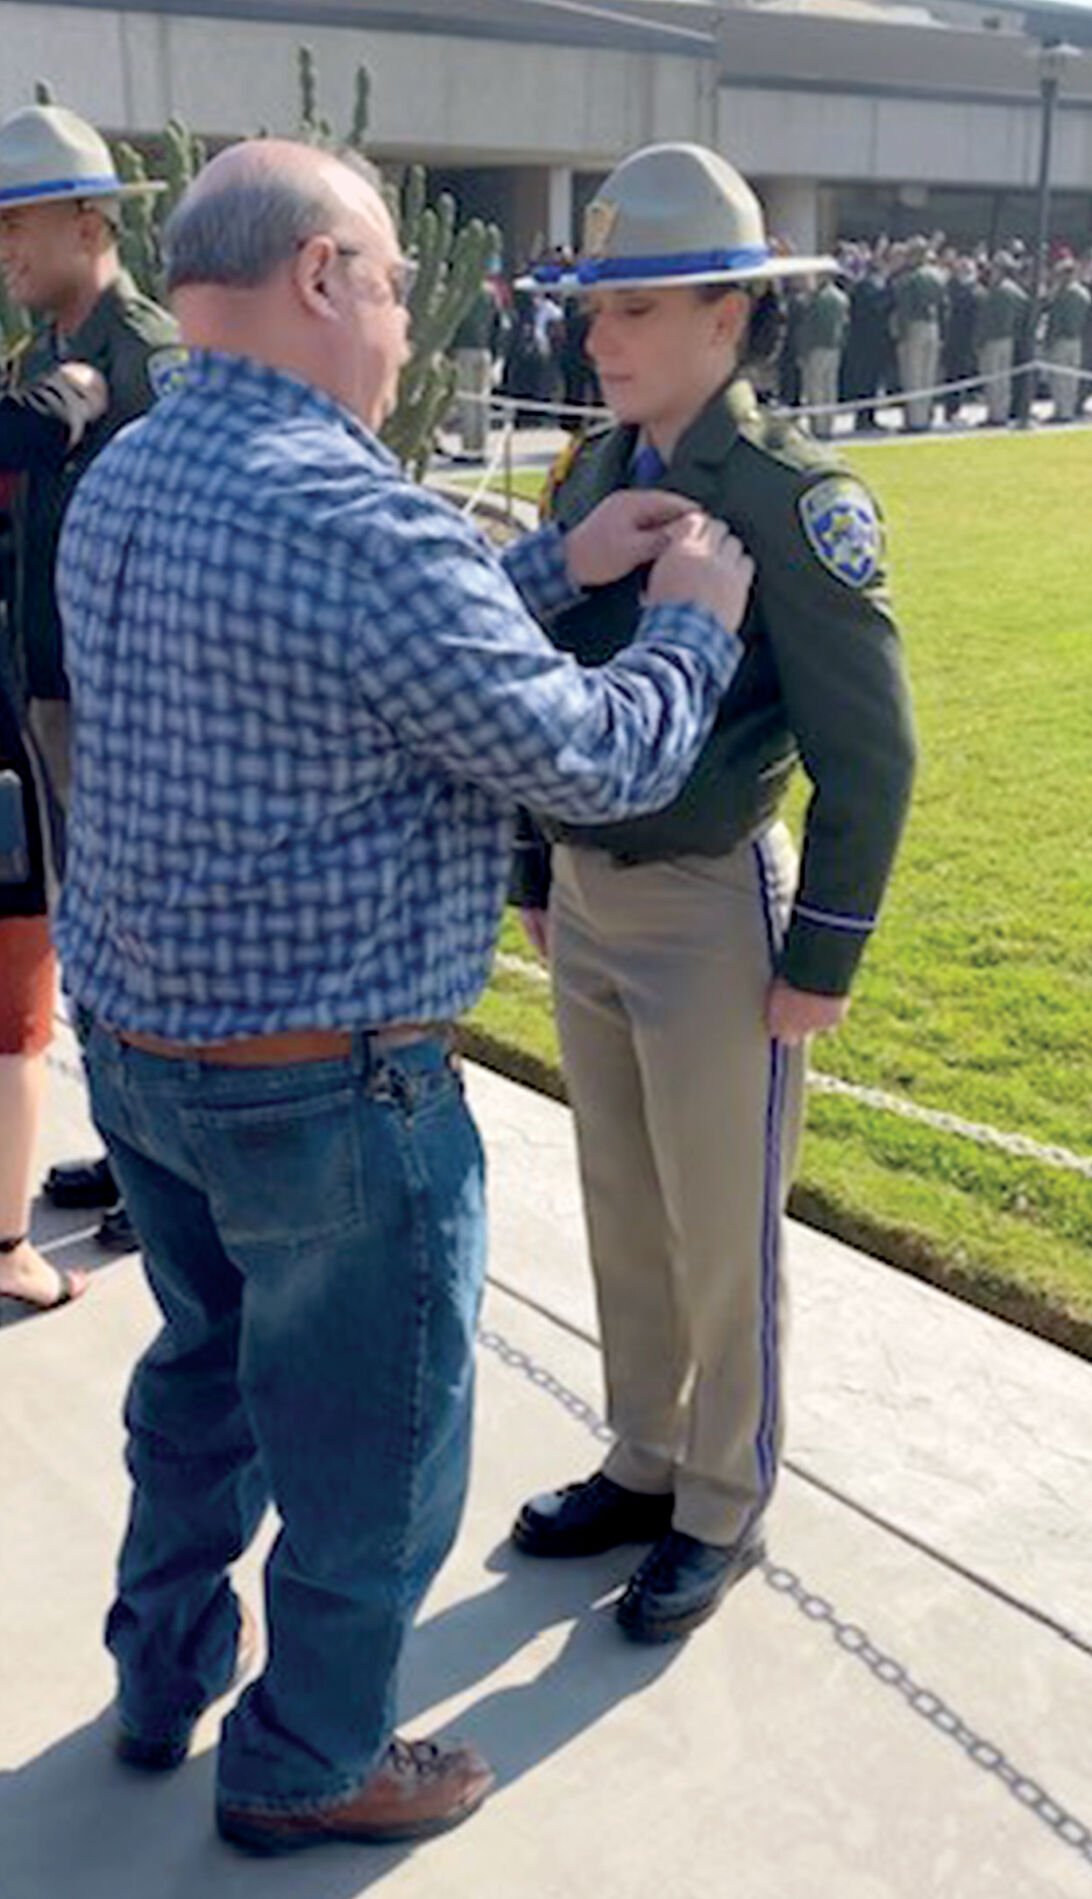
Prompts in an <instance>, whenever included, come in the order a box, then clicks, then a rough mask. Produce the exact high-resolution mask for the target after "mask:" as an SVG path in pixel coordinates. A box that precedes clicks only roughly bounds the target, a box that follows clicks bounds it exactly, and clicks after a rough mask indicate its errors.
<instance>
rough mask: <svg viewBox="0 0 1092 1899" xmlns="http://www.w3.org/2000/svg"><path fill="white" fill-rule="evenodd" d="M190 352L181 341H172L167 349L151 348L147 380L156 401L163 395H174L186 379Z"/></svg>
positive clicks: (159, 400) (160, 399)
mask: <svg viewBox="0 0 1092 1899" xmlns="http://www.w3.org/2000/svg"><path fill="white" fill-rule="evenodd" d="M189 360H190V353H189V350H188V349H185V348H184V347H183V346H182V344H181V343H172V344H171V345H170V346H169V347H168V348H167V349H156V350H153V351H152V353H151V355H150V356H149V358H148V381H149V383H150V385H151V390H152V394H153V396H154V397H155V399H156V401H157V402H161V401H162V399H163V397H164V396H173V395H176V394H177V392H178V390H179V389H181V387H182V385H183V383H184V382H185V380H186V369H187V366H188V364H189Z"/></svg>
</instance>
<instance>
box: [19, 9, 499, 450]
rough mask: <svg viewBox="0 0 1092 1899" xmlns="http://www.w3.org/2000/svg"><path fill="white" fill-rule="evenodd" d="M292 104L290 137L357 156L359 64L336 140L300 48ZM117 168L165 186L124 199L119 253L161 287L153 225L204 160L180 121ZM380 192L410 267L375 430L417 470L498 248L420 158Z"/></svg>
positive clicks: (124, 154) (307, 55) (43, 89)
mask: <svg viewBox="0 0 1092 1899" xmlns="http://www.w3.org/2000/svg"><path fill="white" fill-rule="evenodd" d="M297 72H298V78H299V91H300V108H299V125H298V128H297V132H296V136H297V138H298V139H300V140H301V141H302V142H303V143H305V144H309V145H318V146H322V147H323V148H325V149H328V150H329V149H345V148H346V147H347V148H348V149H349V150H351V151H355V152H359V153H361V154H365V152H366V138H367V131H368V120H369V112H370V106H371V78H370V75H369V73H368V69H367V67H366V66H358V68H357V71H356V80H355V85H354V92H353V110H352V121H351V124H350V127H349V131H348V134H347V136H346V137H345V138H344V139H337V138H336V137H335V134H334V131H333V128H332V127H331V124H330V121H329V120H328V119H327V118H325V117H324V116H323V115H322V113H321V112H320V110H319V88H318V73H317V68H316V65H315V58H314V54H313V53H312V51H311V49H310V48H309V47H307V46H301V47H300V48H299V50H298V53H297ZM35 96H36V98H37V99H38V101H39V103H43V104H52V103H53V92H52V88H51V87H50V86H49V84H48V82H47V81H45V80H39V81H38V83H37V86H36V87H35ZM114 156H115V162H116V164H117V169H118V175H119V177H120V178H122V179H123V180H124V182H125V183H126V184H144V183H147V182H148V180H149V178H150V177H162V179H163V180H164V181H165V183H166V185H167V190H166V191H165V192H162V193H161V194H159V196H158V197H155V198H153V197H151V196H145V197H133V198H129V199H126V201H125V204H124V208H123V223H122V236H121V254H122V260H123V262H124V264H125V266H126V268H127V269H128V270H129V271H130V272H131V273H132V275H133V277H134V278H135V279H136V281H137V283H138V284H139V285H140V286H141V288H142V289H144V290H146V291H148V292H149V293H150V294H151V295H152V296H158V295H160V294H161V291H162V282H161V272H160V243H159V239H160V231H161V229H162V223H163V219H164V218H165V217H167V216H168V215H169V214H170V212H171V210H172V209H173V207H174V205H175V204H177V202H178V200H179V198H180V197H181V196H182V193H183V192H184V191H185V190H186V188H187V186H188V185H189V184H190V183H191V181H192V180H193V179H194V178H195V177H196V175H197V173H198V172H199V171H200V170H201V167H202V166H203V164H204V163H205V158H206V153H205V148H204V145H203V143H202V141H201V140H200V139H198V138H195V137H194V136H193V135H192V134H191V133H190V132H189V130H188V129H187V127H186V126H185V125H184V124H183V123H182V121H181V120H180V119H177V118H172V119H171V120H169V121H168V124H167V126H166V127H165V129H164V133H163V139H162V159H161V161H160V162H159V164H158V165H156V166H155V167H154V168H153V169H152V170H150V169H149V164H148V161H147V160H146V159H145V158H144V157H143V156H142V154H141V153H140V152H138V151H137V150H136V148H135V147H134V146H132V145H131V144H129V143H128V142H127V141H126V140H124V139H123V140H120V141H119V142H118V144H117V145H116V146H115V152H114ZM385 195H386V198H387V203H388V205H389V206H390V209H391V215H392V217H393V219H394V222H395V226H396V228H397V230H398V236H399V242H400V244H401V247H402V250H403V253H404V254H405V256H406V257H408V258H409V259H410V260H411V261H412V263H413V265H414V267H415V275H414V281H413V287H412V291H411V293H410V326H411V334H410V340H411V345H412V352H413V353H412V356H411V359H410V361H409V363H408V364H407V366H406V368H405V370H404V371H403V374H402V382H401V389H400V393H399V401H398V407H397V409H396V411H395V413H394V414H393V415H392V417H391V419H390V421H389V423H388V424H387V426H386V428H385V430H384V438H385V440H386V441H387V442H388V443H389V445H390V447H391V448H392V449H393V450H394V453H395V454H396V455H398V456H399V458H400V459H401V460H402V461H403V462H404V463H405V464H406V465H407V466H408V467H410V468H412V469H413V470H414V472H415V473H416V474H417V475H418V476H420V475H421V474H423V472H424V469H425V467H426V465H427V462H428V457H429V453H430V450H431V447H432V443H433V440H434V438H435V434H436V429H437V426H438V423H439V421H440V419H441V417H442V415H443V413H444V411H445V409H446V408H447V407H448V406H449V404H450V402H451V397H452V394H453V389H454V369H453V366H452V364H451V361H450V359H449V357H448V356H447V355H446V351H447V350H448V349H449V347H450V344H451V339H452V337H453V336H454V334H455V331H456V329H457V328H458V325H459V322H460V319H461V318H462V316H463V315H464V314H465V312H466V311H467V310H468V309H469V307H470V304H471V303H472V302H473V299H474V297H475V296H476V295H477V292H478V289H479V287H480V284H481V281H482V277H483V275H484V273H485V268H486V264H487V261H488V259H489V256H490V255H491V254H492V253H493V252H494V251H496V250H497V249H498V248H499V244H500V236H499V233H498V231H497V230H496V228H495V227H487V226H486V225H484V224H483V223H482V222H481V221H480V219H477V218H475V219H472V220H471V221H470V222H469V223H468V224H465V225H463V226H462V227H461V228H460V227H459V222H458V208H457V206H456V203H455V200H454V198H453V197H452V196H451V195H450V193H447V192H445V193H443V194H442V195H441V197H440V199H439V201H438V203H436V204H435V205H432V204H429V202H428V178H427V174H426V172H425V169H424V167H423V166H422V165H411V166H409V168H408V169H407V171H406V173H405V176H404V177H403V179H402V182H401V185H400V186H399V185H397V184H395V183H394V182H393V181H392V180H386V181H385ZM22 327H23V326H22V324H21V320H20V318H19V315H18V313H17V312H16V311H14V310H13V309H12V308H11V306H10V305H6V304H5V302H4V299H3V295H2V291H0V345H2V344H3V343H4V342H7V343H9V344H10V343H13V342H14V341H15V340H16V338H17V337H18V335H19V333H20V329H21V328H22Z"/></svg>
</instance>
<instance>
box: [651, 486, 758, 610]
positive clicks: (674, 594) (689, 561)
mask: <svg viewBox="0 0 1092 1899" xmlns="http://www.w3.org/2000/svg"><path fill="white" fill-rule="evenodd" d="M754 571H755V570H754V562H753V561H752V560H751V558H750V556H749V555H748V554H745V553H744V551H743V545H742V543H741V542H740V541H737V540H736V538H735V535H734V534H733V533H732V532H731V530H730V529H729V528H726V527H725V526H724V523H723V522H722V521H711V520H710V519H709V518H708V516H707V515H704V514H703V515H693V514H692V515H690V516H689V518H688V519H687V520H684V521H678V522H676V523H675V525H674V527H673V528H672V529H671V542H670V545H669V547H668V548H667V550H666V552H665V553H663V554H661V555H660V558H659V560H658V561H657V562H656V565H655V567H654V568H653V569H652V572H651V574H650V575H649V580H648V588H647V591H646V594H645V599H646V601H647V602H648V605H649V606H664V605H666V604H667V603H669V602H670V603H672V604H683V605H693V606H698V607H706V608H708V610H709V612H710V613H715V614H716V616H717V619H718V620H720V621H721V622H722V623H723V625H724V626H725V627H726V628H727V630H728V632H729V633H735V632H737V631H738V630H739V626H740V623H741V621H742V619H743V615H744V613H745V612H746V609H747V596H748V594H749V593H750V591H751V582H752V580H753V579H754Z"/></svg>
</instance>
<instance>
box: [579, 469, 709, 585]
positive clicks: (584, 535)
mask: <svg viewBox="0 0 1092 1899" xmlns="http://www.w3.org/2000/svg"><path fill="white" fill-rule="evenodd" d="M687 515H693V516H695V518H699V519H700V518H701V516H700V510H699V509H698V508H696V507H695V505H694V503H693V502H692V501H687V500H686V499H685V498H684V497H683V496H682V495H672V494H667V493H666V492H663V491H661V490H659V489H653V488H623V489H620V490H619V491H618V493H617V494H613V495H608V496H607V498H606V500H605V501H601V502H600V503H599V506H598V507H597V508H593V510H592V512H591V514H589V515H588V517H587V520H585V521H581V522H580V525H579V526H578V527H574V528H572V529H571V530H570V532H569V533H568V534H566V536H565V559H566V562H567V564H568V569H569V578H570V580H571V581H572V582H573V585H574V586H576V587H606V586H608V585H609V583H610V582H611V581H612V580H621V578H622V576H623V575H624V574H631V573H632V572H633V569H634V568H635V567H650V566H651V565H652V563H653V561H655V560H658V559H659V556H660V555H661V554H662V553H663V551H664V549H665V548H666V547H667V546H668V539H669V530H670V528H671V525H672V523H673V522H676V521H681V520H683V519H685V517H686V516H687Z"/></svg>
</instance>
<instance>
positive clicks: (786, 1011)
mask: <svg viewBox="0 0 1092 1899" xmlns="http://www.w3.org/2000/svg"><path fill="white" fill-rule="evenodd" d="M848 1014H849V997H848V996H817V995H815V994H813V992H812V991H811V990H810V989H794V988H793V987H792V984H791V983H787V982H782V981H781V979H780V977H778V978H776V979H775V981H773V982H772V983H771V984H770V988H769V992H768V994H767V997H766V1027H767V1029H768V1030H769V1032H770V1035H771V1036H772V1037H773V1039H774V1041H777V1042H784V1043H786V1044H787V1046H788V1047H789V1048H796V1047H798V1046H799V1044H800V1043H801V1042H805V1041H806V1040H807V1038H808V1036H809V1035H823V1034H825V1033H826V1032H827V1031H828V1030H829V1029H836V1028H838V1027H839V1025H840V1024H841V1023H843V1022H844V1021H845V1019H846V1016H847V1015H848Z"/></svg>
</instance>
